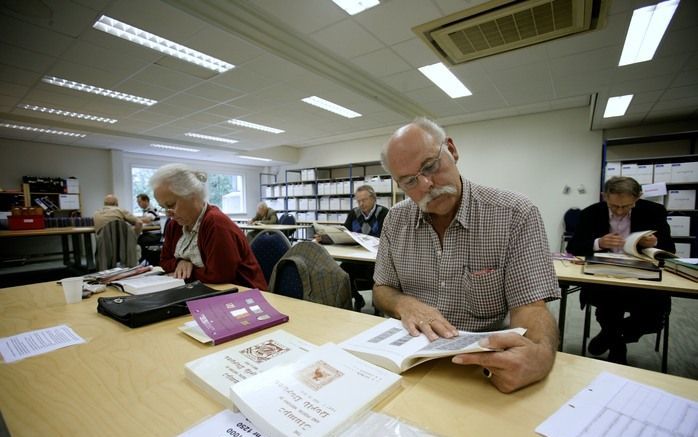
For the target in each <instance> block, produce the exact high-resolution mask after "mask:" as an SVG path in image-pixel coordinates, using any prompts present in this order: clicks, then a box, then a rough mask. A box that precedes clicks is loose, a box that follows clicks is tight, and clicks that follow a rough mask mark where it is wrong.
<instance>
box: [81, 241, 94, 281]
mask: <svg viewBox="0 0 698 437" xmlns="http://www.w3.org/2000/svg"><path fill="white" fill-rule="evenodd" d="M82 235H84V236H85V237H84V239H85V260H86V261H87V271H88V272H91V271H93V270H95V269H96V267H95V253H94V251H93V250H92V234H82Z"/></svg>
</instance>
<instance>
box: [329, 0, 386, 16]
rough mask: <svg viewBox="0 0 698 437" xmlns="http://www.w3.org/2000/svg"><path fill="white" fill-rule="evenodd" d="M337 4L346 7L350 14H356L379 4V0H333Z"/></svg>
mask: <svg viewBox="0 0 698 437" xmlns="http://www.w3.org/2000/svg"><path fill="white" fill-rule="evenodd" d="M332 1H333V2H334V3H335V4H336V5H337V6H339V7H340V8H342V9H344V10H345V11H346V12H347V14H349V15H356V14H358V13H359V12H363V11H365V10H366V9H370V8H372V7H374V6H378V4H379V1H378V0H332Z"/></svg>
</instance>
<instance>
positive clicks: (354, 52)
mask: <svg viewBox="0 0 698 437" xmlns="http://www.w3.org/2000/svg"><path fill="white" fill-rule="evenodd" d="M310 36H311V37H312V38H313V39H314V40H315V42H317V43H319V44H320V45H322V46H324V47H326V48H327V49H329V50H331V51H332V52H333V53H335V54H336V55H338V56H340V57H343V58H345V59H351V58H355V57H357V56H359V55H363V54H364V53H369V52H372V51H375V50H378V49H380V48H383V47H384V45H383V44H382V43H381V42H380V41H379V40H377V39H376V38H375V37H373V36H372V35H371V34H370V33H368V32H367V31H366V30H364V29H363V28H362V27H361V26H359V25H358V24H356V23H355V22H354V21H352V20H350V19H346V20H343V21H340V22H339V23H337V24H333V25H332V26H329V27H326V28H324V29H322V30H319V31H317V32H313V33H312V34H311V35H310Z"/></svg>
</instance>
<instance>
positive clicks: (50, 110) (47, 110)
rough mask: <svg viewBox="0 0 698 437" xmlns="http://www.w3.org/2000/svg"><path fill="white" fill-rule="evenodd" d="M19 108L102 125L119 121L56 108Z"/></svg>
mask: <svg viewBox="0 0 698 437" xmlns="http://www.w3.org/2000/svg"><path fill="white" fill-rule="evenodd" d="M17 107H18V108H22V109H26V110H28V111H36V112H45V113H47V114H55V115H63V116H66V117H73V118H80V119H83V120H90V121H99V122H101V123H109V124H114V123H116V122H117V121H119V120H117V119H115V118H107V117H99V116H97V115H91V114H83V113H81V112H70V111H64V110H62V109H55V108H46V107H44V106H35V105H24V104H22V105H17Z"/></svg>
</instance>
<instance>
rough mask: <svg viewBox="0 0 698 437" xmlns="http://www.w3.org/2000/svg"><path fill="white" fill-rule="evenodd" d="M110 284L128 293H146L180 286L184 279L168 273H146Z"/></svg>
mask: <svg viewBox="0 0 698 437" xmlns="http://www.w3.org/2000/svg"><path fill="white" fill-rule="evenodd" d="M110 284H112V285H118V286H120V287H121V288H122V289H123V290H124V291H125V292H126V293H128V294H146V293H155V292H157V291H163V290H169V289H170V288H175V287H181V286H182V285H184V279H177V278H175V277H173V276H168V275H149V274H147V273H146V274H143V275H138V276H133V277H129V278H126V279H120V280H117V281H112V282H110Z"/></svg>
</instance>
